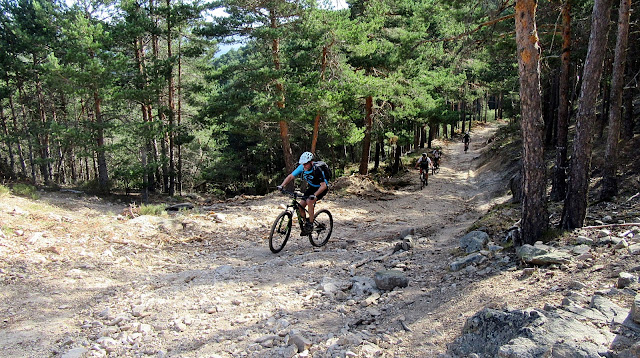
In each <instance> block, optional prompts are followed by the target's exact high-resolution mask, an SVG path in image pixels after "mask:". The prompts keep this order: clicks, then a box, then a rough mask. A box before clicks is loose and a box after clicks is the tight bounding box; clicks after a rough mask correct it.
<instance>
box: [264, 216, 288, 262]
mask: <svg viewBox="0 0 640 358" xmlns="http://www.w3.org/2000/svg"><path fill="white" fill-rule="evenodd" d="M292 218H293V215H292V214H291V213H290V212H288V211H283V212H282V213H281V214H280V215H278V217H277V218H276V221H274V222H273V225H271V233H270V234H269V249H270V250H271V252H273V253H274V254H277V253H278V252H280V251H281V250H282V249H284V245H286V244H287V240H289V236H290V235H291V223H292V222H293V220H292Z"/></svg>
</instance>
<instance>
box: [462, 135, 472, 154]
mask: <svg viewBox="0 0 640 358" xmlns="http://www.w3.org/2000/svg"><path fill="white" fill-rule="evenodd" d="M462 141H463V142H464V151H465V152H466V151H467V149H469V142H470V141H471V137H469V131H467V132H466V133H465V134H464V136H463V137H462Z"/></svg>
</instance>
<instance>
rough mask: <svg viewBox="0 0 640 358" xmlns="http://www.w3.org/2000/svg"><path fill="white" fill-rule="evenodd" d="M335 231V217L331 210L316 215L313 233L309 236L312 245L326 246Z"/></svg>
mask: <svg viewBox="0 0 640 358" xmlns="http://www.w3.org/2000/svg"><path fill="white" fill-rule="evenodd" d="M332 231H333V216H331V213H330V212H329V210H326V209H323V210H320V211H318V212H317V213H316V215H315V218H314V219H313V231H312V232H311V234H310V235H309V241H310V242H311V245H313V246H316V247H320V246H324V245H325V244H326V243H327V242H328V241H329V238H330V237H331V232H332Z"/></svg>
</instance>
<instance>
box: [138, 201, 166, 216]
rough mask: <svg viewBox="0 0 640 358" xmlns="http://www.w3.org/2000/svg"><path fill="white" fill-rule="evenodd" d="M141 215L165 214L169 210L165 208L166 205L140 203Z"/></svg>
mask: <svg viewBox="0 0 640 358" xmlns="http://www.w3.org/2000/svg"><path fill="white" fill-rule="evenodd" d="M140 215H155V216H165V215H167V212H166V211H165V210H164V205H146V204H142V205H140Z"/></svg>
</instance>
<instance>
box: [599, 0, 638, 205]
mask: <svg viewBox="0 0 640 358" xmlns="http://www.w3.org/2000/svg"><path fill="white" fill-rule="evenodd" d="M630 13H631V0H620V8H619V11H618V37H617V41H616V50H615V55H614V61H613V75H612V79H611V97H610V98H611V99H610V101H609V103H610V104H611V108H610V111H609V132H608V135H607V149H606V151H605V155H604V167H603V171H602V191H601V192H600V199H602V200H610V199H611V198H612V197H613V196H614V195H616V194H617V192H618V181H617V179H616V171H617V169H618V142H619V141H620V122H621V120H620V117H621V112H622V90H623V87H624V67H625V62H626V60H627V40H628V38H629V17H630Z"/></svg>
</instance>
